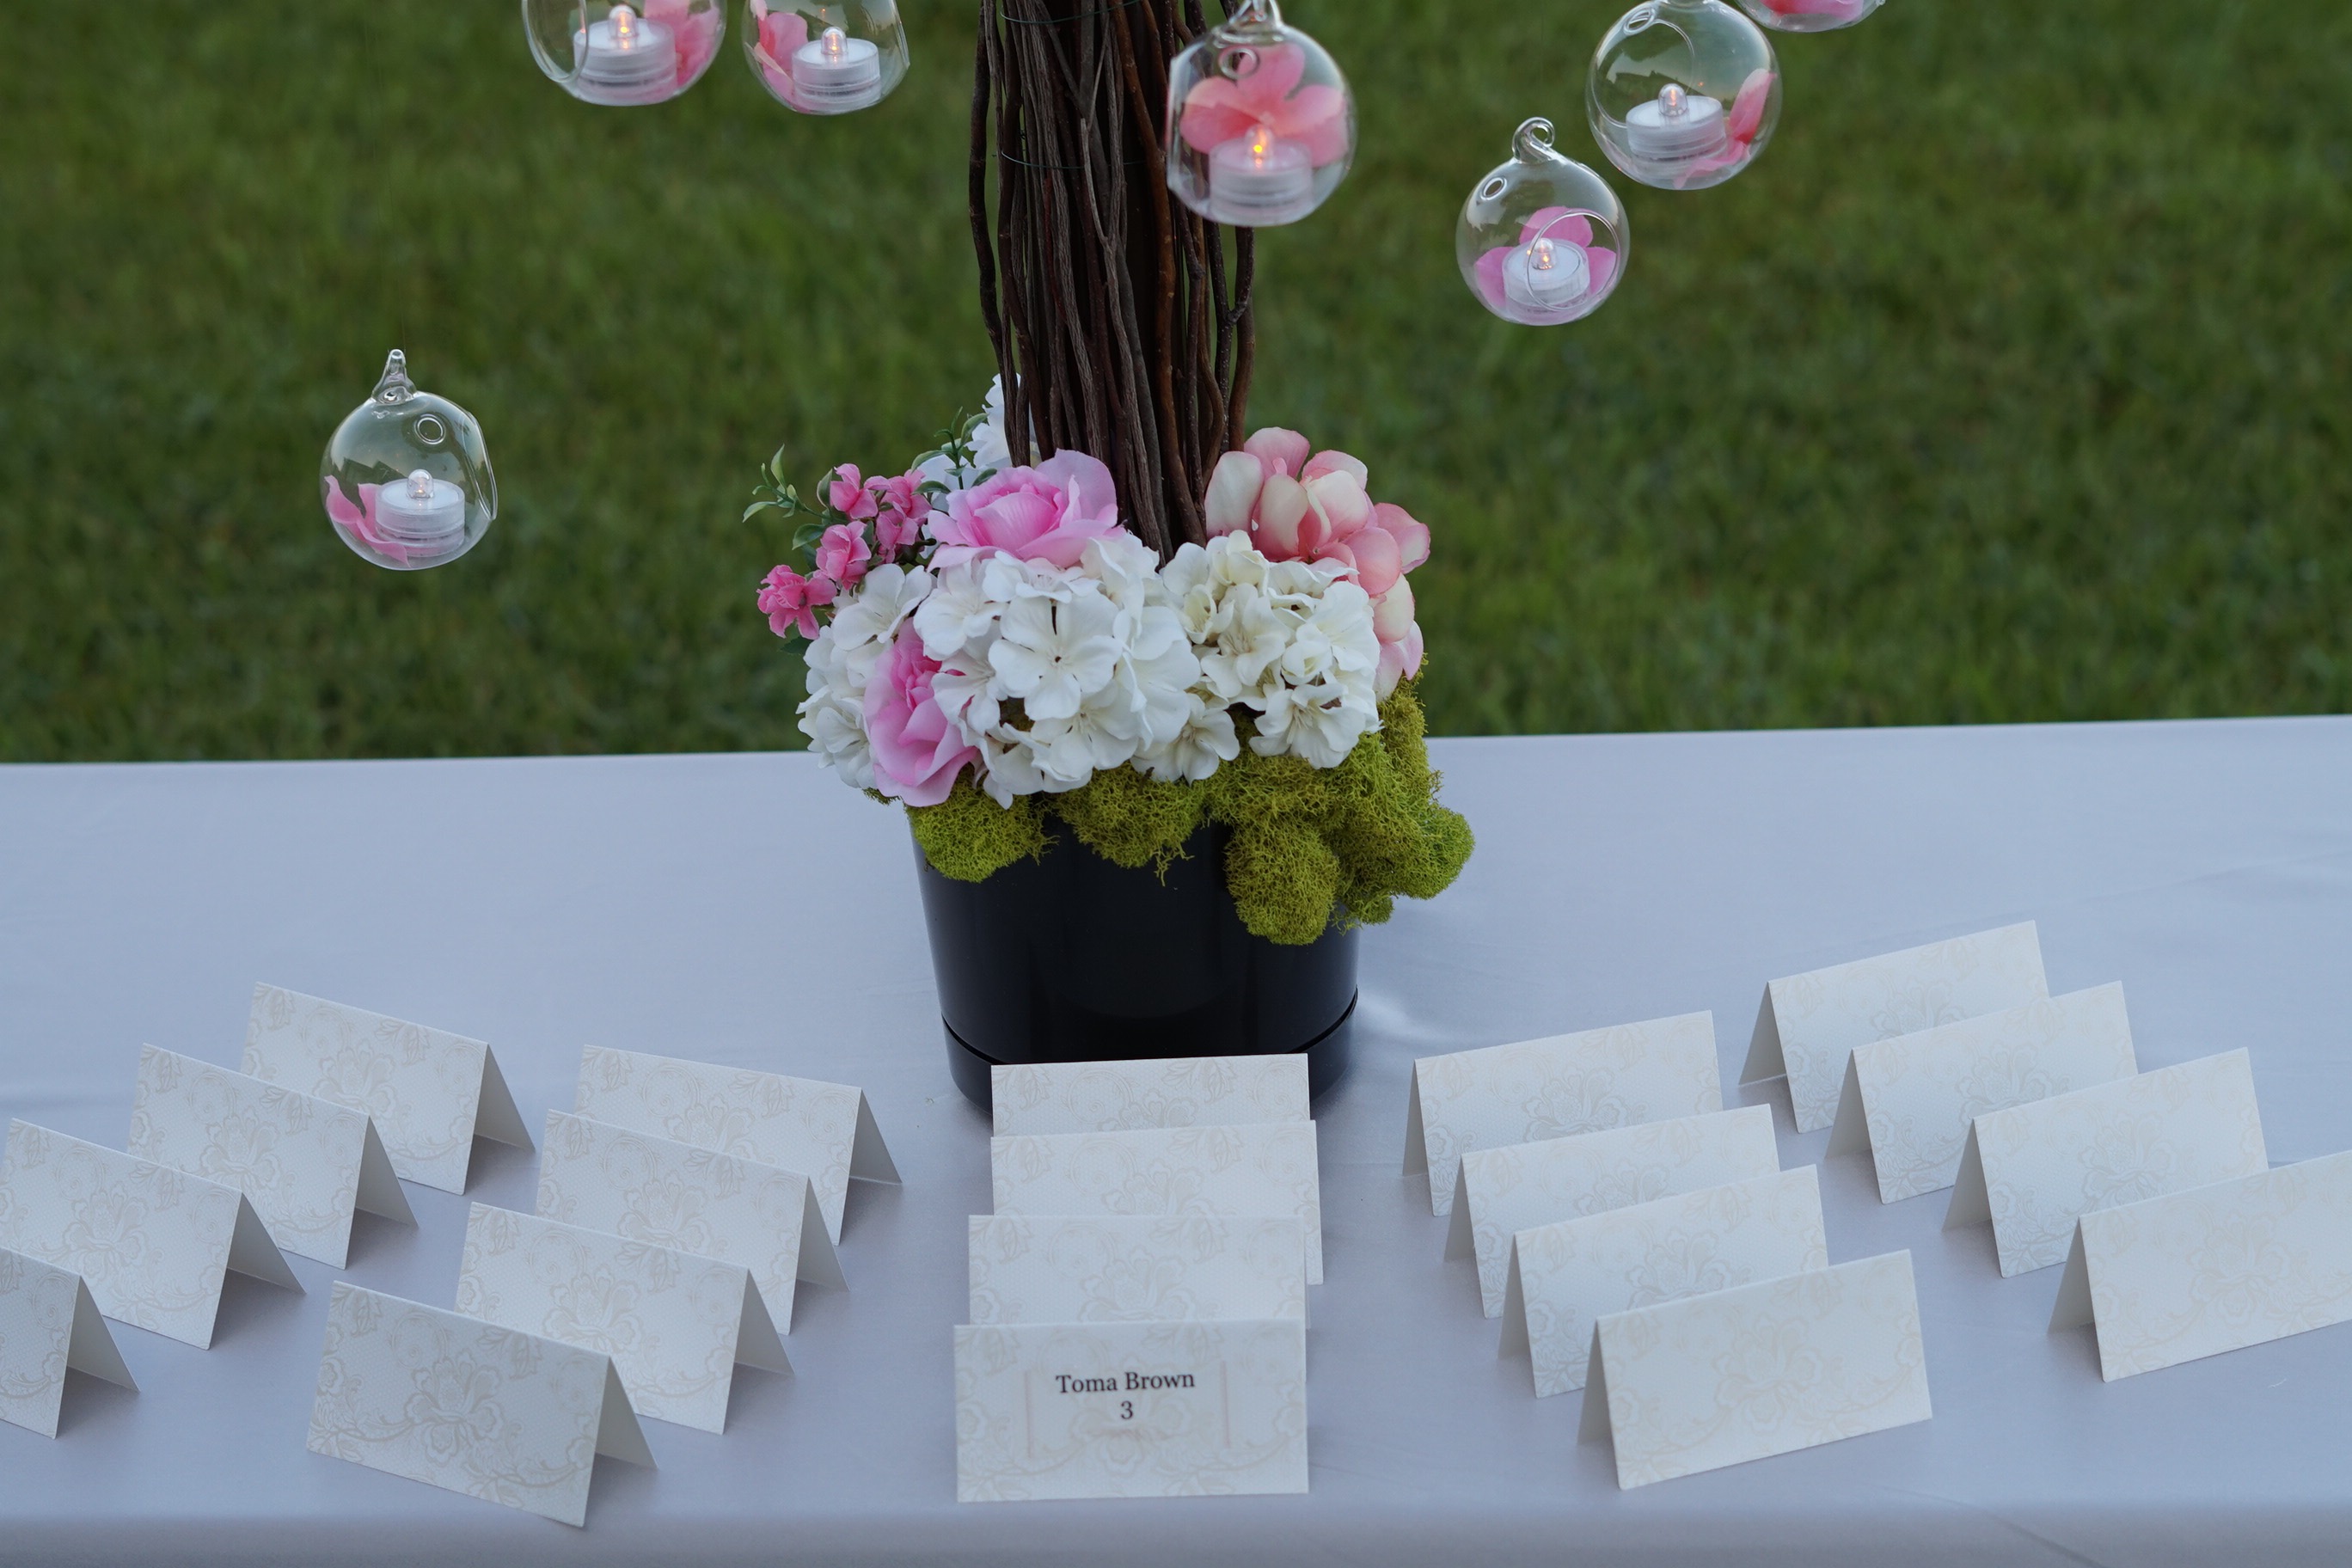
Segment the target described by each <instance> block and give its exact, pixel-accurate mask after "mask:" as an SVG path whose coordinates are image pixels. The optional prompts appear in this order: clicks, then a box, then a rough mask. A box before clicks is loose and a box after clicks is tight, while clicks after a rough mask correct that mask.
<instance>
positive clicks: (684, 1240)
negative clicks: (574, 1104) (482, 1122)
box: [539, 1110, 844, 1333]
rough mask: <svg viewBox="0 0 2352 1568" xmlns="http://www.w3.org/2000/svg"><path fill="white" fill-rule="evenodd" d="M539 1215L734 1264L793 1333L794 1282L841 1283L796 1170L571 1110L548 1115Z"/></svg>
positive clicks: (811, 1192)
mask: <svg viewBox="0 0 2352 1568" xmlns="http://www.w3.org/2000/svg"><path fill="white" fill-rule="evenodd" d="M539 1215H540V1217H541V1218H542V1219H552V1220H561V1221H562V1222H563V1223H564V1224H565V1225H576V1226H584V1227H585V1228H587V1229H589V1230H601V1231H605V1232H608V1233H609V1234H611V1235H614V1236H619V1237H627V1238H628V1239H629V1240H631V1241H649V1242H652V1243H653V1244H654V1245H655V1246H656V1247H669V1248H670V1249H672V1250H673V1251H677V1252H690V1253H692V1254H693V1255H694V1256H695V1257H697V1258H716V1259H718V1260H719V1262H721V1263H737V1264H740V1265H742V1266H743V1267H744V1268H748V1269H749V1270H751V1281H752V1283H753V1284H755V1285H757V1286H758V1287H759V1288H760V1296H761V1300H762V1301H763V1302H764V1303H765V1304H766V1306H767V1309H768V1321H770V1322H772V1323H773V1324H774V1325H775V1326H776V1330H777V1331H778V1332H779V1333H790V1332H791V1331H792V1322H793V1285H794V1282H795V1281H797V1280H801V1279H805V1280H808V1281H809V1282H810V1283H811V1284H814V1285H836V1286H837V1285H840V1284H842V1283H844V1281H843V1279H842V1277H841V1260H840V1258H839V1257H838V1256H837V1255H836V1254H835V1252H834V1249H833V1238H832V1237H829V1236H827V1235H826V1234H825V1229H824V1215H822V1214H820V1213H819V1212H818V1210H817V1206H816V1190H815V1188H814V1186H812V1185H811V1184H810V1182H809V1179H808V1178H807V1177H806V1176H804V1175H802V1174H801V1173H799V1172H798V1171H780V1170H778V1169H776V1167H774V1166H773V1165H762V1164H761V1163H758V1162H756V1161H752V1160H739V1159H737V1158H736V1157H735V1156H734V1155H732V1154H721V1153H719V1152H717V1151H716V1150H711V1149H698V1148H696V1147H695V1146H694V1145H693V1144H691V1143H680V1142H677V1141H676V1140H675V1139H670V1138H656V1137H653V1136H652V1135H650V1134H648V1133H644V1132H632V1131H629V1130H628V1129H627V1128H625V1127H614V1126H610V1125H608V1124H607V1123H604V1122H602V1121H590V1120H589V1119H588V1118H586V1117H584V1116H574V1115H572V1114H571V1113H570V1112H569V1111H562V1110H551V1111H549V1112H548V1113H547V1135H546V1138H545V1139H544V1141H543V1142H542V1143H541V1148H540V1152H539Z"/></svg>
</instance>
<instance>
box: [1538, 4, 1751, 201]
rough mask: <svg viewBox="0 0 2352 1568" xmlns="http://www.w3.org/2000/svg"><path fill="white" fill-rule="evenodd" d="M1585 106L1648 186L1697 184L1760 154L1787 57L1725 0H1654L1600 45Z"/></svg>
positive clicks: (1615, 153)
mask: <svg viewBox="0 0 2352 1568" xmlns="http://www.w3.org/2000/svg"><path fill="white" fill-rule="evenodd" d="M1584 102H1585V111H1586V114H1587V116H1588V118H1589V119H1590V120H1591V124H1592V137H1593V140H1594V141H1596V142H1600V143H1601V152H1603V153H1607V154H1608V157H1609V161H1610V162H1611V163H1614V164H1616V165H1617V167H1618V168H1619V169H1621V170H1622V171H1623V172H1624V173H1625V174H1628V175H1630V176H1631V177H1633V179H1636V180H1639V181H1640V182H1642V184H1645V185H1654V186H1655V187H1657V188H1658V189H1660V190H1664V191H1696V190H1704V189H1706V187H1707V186H1709V185H1719V184H1723V183H1724V182H1725V181H1726V180H1728V179H1731V178H1732V177H1733V176H1735V175H1737V174H1738V173H1739V172H1740V171H1741V170H1742V169H1745V168H1746V167H1748V164H1750V163H1754V162H1755V161H1756V159H1757V157H1758V155H1759V154H1760V153H1762V152H1763V151H1764V147H1765V144H1766V143H1767V142H1770V141H1771V140H1772V132H1773V128H1774V127H1775V126H1777V125H1778V124H1779V123H1780V61H1779V59H1778V58H1775V56H1774V55H1773V53H1772V41H1771V40H1770V39H1769V38H1768V37H1765V36H1764V31H1763V29H1762V28H1760V27H1759V26H1757V25H1756V24H1755V23H1753V22H1751V21H1749V20H1748V18H1747V17H1746V16H1742V15H1741V14H1740V13H1739V12H1738V11H1736V10H1734V9H1732V7H1731V6H1729V5H1726V4H1725V3H1724V0H1648V3H1647V4H1644V5H1636V6H1634V7H1633V9H1632V10H1631V11H1628V12H1626V13H1625V15H1624V16H1621V17H1619V18H1618V21H1617V25H1616V26H1613V27H1612V28H1610V29H1609V32H1608V35H1607V36H1606V37H1603V38H1602V39H1601V47H1599V48H1598V49H1596V50H1594V51H1593V55H1592V68H1591V71H1590V72H1589V73H1588V74H1587V76H1586V78H1585V89H1584Z"/></svg>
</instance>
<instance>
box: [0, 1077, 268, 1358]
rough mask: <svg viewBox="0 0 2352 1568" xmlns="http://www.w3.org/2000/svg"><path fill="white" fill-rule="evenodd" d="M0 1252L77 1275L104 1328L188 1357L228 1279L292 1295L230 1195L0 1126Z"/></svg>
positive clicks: (216, 1311) (202, 1340)
mask: <svg viewBox="0 0 2352 1568" xmlns="http://www.w3.org/2000/svg"><path fill="white" fill-rule="evenodd" d="M0 1247H13V1248H14V1249H15V1250H16V1251H18V1252H22V1253H25V1254H26V1255H27V1256H29V1257H33V1258H39V1259H40V1260H41V1261H42V1262H44V1263H47V1264H50V1265H53V1266H54V1267H56V1268H66V1269H70V1270H72V1271H73V1272H74V1273H76V1274H79V1275H80V1276H81V1279H82V1282H83V1283H84V1284H85V1285H87V1286H89V1296H90V1300H93V1301H95V1302H97V1303H98V1310H100V1312H103V1313H104V1314H105V1315H106V1316H108V1317H110V1318H112V1319H113V1320H114V1321H117V1322H121V1323H129V1324H131V1326H132V1327H134V1328H141V1329H147V1330H150V1331H153V1332H155V1333H159V1334H162V1335H163V1336H164V1337H165V1338H167V1339H174V1340H178V1341H179V1342H181V1343H183V1344H191V1345H194V1346H195V1347H196V1348H197V1349H198V1350H207V1349H209V1348H211V1345H212V1342H213V1325H214V1321H215V1319H216V1318H217V1317H218V1316H219V1315H220V1299H221V1286H222V1283H223V1282H224V1280H225V1279H226V1277H227V1274H228V1271H229V1270H230V1269H232V1268H234V1269H236V1271H237V1272H238V1273H240V1274H249V1275H251V1276H253V1277H254V1278H255V1279H261V1280H265V1281H267V1282H268V1283H269V1284H272V1285H277V1286H281V1287H283V1288H284V1289H289V1290H294V1291H299V1290H300V1289H302V1284H301V1281H300V1280H299V1279H295V1278H294V1271H293V1270H292V1269H291V1268H288V1267H287V1266H286V1259H285V1258H284V1257H283V1256H282V1255H280V1254H279V1252H278V1244H277V1243H276V1242H274V1241H272V1240H270V1239H269V1231H268V1227H267V1226H264V1225H263V1224H262V1223H261V1216H260V1215H257V1214H256V1213H255V1212H254V1208H253V1205H252V1203H251V1202H249V1201H248V1200H247V1197H246V1195H245V1194H243V1193H241V1192H239V1191H238V1190H237V1189H236V1188H235V1187H232V1186H227V1185H225V1184H222V1183H219V1182H215V1181H210V1180H207V1179H206V1178H205V1177H203V1176H194V1175H190V1174H189V1173H187V1172H185V1171H175V1170H173V1168H172V1167H171V1166H169V1165H159V1164H156V1163H154V1162H153V1161H152V1160H142V1159H139V1158H137V1157H135V1156H133V1155H130V1154H125V1153H123V1152H121V1151H120V1150H115V1149H109V1148H106V1147H104V1146H103V1145H101V1144H97V1143H86V1142H83V1141H82V1140H80V1139H79V1138H69V1137H68V1136H66V1134H64V1133H62V1132H53V1131H50V1130H49V1129H47V1128H46V1127H36V1126H34V1125H33V1124H32V1123H31V1122H29V1121H12V1122H10V1123H9V1124H8V1147H7V1152H6V1153H5V1154H4V1155H0Z"/></svg>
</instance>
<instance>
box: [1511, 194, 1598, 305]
mask: <svg viewBox="0 0 2352 1568" xmlns="http://www.w3.org/2000/svg"><path fill="white" fill-rule="evenodd" d="M1538 235H1541V236H1542V237H1544V238H1546V239H1549V240H1550V241H1551V242H1552V243H1553V244H1554V245H1573V246H1575V247H1577V248H1578V249H1580V250H1581V251H1583V252H1584V264H1585V267H1586V268H1587V269H1588V272H1589V274H1590V276H1591V284H1590V285H1589V286H1588V287H1587V288H1586V289H1585V292H1584V296H1583V297H1584V298H1585V299H1597V298H1598V297H1600V296H1601V295H1602V294H1606V293H1607V292H1608V291H1609V280H1610V279H1612V278H1614V277H1616V276H1617V253H1616V252H1615V251H1613V250H1612V249H1610V248H1609V247H1607V246H1605V245H1595V244H1593V243H1592V220H1591V218H1589V217H1586V216H1584V215H1583V214H1582V213H1572V212H1570V211H1569V209H1568V208H1566V207H1546V208H1544V209H1543V210H1542V211H1541V212H1539V213H1537V214H1536V215H1535V216H1532V217H1530V218H1528V221H1527V222H1525V223H1523V224H1521V225H1520V226H1519V239H1518V244H1519V245H1528V244H1530V243H1532V242H1533V241H1534V240H1535V238H1536V237H1537V236H1538ZM1515 249H1517V246H1510V245H1498V246H1496V247H1495V248H1494V249H1492V250H1490V251H1488V252H1486V255H1484V256H1482V257H1480V258H1478V292H1479V294H1480V295H1481V296H1482V297H1483V298H1484V299H1485V300H1486V303H1487V304H1489V305H1492V306H1494V307H1496V309H1498V310H1508V309H1510V308H1511V305H1510V301H1509V296H1508V295H1507V294H1506V293H1505V292H1504V291H1503V264H1504V263H1505V262H1506V261H1507V260H1509V259H1510V256H1511V252H1512V251H1513V250H1515Z"/></svg>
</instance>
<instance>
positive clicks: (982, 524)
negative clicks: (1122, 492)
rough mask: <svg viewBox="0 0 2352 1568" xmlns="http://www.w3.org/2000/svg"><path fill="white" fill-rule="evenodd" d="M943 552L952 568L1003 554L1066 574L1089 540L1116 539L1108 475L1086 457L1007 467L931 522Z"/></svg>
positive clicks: (935, 560)
mask: <svg viewBox="0 0 2352 1568" xmlns="http://www.w3.org/2000/svg"><path fill="white" fill-rule="evenodd" d="M929 523H930V531H931V537H932V538H933V539H934V540H936V541H938V542H939V544H940V550H939V552H937V553H936V554H934V555H933V556H932V557H931V564H932V565H934V566H937V567H940V568H946V567H949V566H955V565H959V564H961V563H963V562H966V561H970V560H972V559H974V558H976V557H979V556H982V555H987V554H991V553H992V552H1003V553H1004V554H1007V555H1012V556H1014V557H1017V558H1018V559H1020V560H1023V561H1041V562H1044V563H1045V564H1047V565H1049V566H1058V567H1061V568H1062V569H1064V570H1065V571H1066V570H1068V569H1069V568H1070V567H1073V566H1076V564H1077V563H1078V562H1079V559H1080V558H1081V557H1082V556H1084V555H1085V554H1086V549H1087V541H1088V540H1091V539H1113V538H1116V537H1118V531H1119V528H1118V487H1117V485H1116V484H1115V483H1114V481H1113V480H1112V479H1111V477H1110V470H1109V469H1108V468H1105V467H1104V466H1103V465H1102V464H1101V463H1100V462H1098V461H1097V460H1096V459H1095V458H1089V457H1087V455H1086V454H1085V453H1084V452H1056V453H1055V455H1054V456H1052V457H1050V458H1046V459H1045V461H1044V462H1042V463H1040V464H1038V465H1037V466H1036V467H1035V468H1008V469H1006V470H1005V471H1004V472H1003V473H1001V474H996V475H992V477H990V478H989V479H984V480H982V482H981V483H979V484H977V485H974V486H973V487H972V488H971V489H968V490H959V491H958V492H956V493H955V494H954V495H951V496H950V497H949V498H948V509H947V510H946V511H944V512H939V511H934V512H932V513H931V514H930V518H929Z"/></svg>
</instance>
